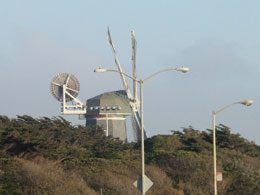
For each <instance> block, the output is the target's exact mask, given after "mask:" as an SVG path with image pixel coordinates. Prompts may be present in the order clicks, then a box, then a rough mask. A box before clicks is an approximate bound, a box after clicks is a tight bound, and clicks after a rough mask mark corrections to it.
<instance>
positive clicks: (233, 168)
mask: <svg viewBox="0 0 260 195" xmlns="http://www.w3.org/2000/svg"><path fill="white" fill-rule="evenodd" d="M216 130H217V131H216V132H217V136H216V137H217V146H218V147H217V159H218V161H217V169H218V171H222V172H223V181H222V182H219V183H218V192H219V194H230V195H232V194H234V195H237V194H240V195H243V194H246V195H250V194H252V195H255V194H258V193H259V192H260V147H259V146H258V145H256V144H255V143H252V142H249V141H247V140H246V139H244V138H242V137H240V135H239V134H232V133H231V131H230V128H228V127H226V126H225V125H222V124H221V125H219V126H217V128H216ZM145 150H146V151H145V152H146V154H145V155H146V165H147V166H146V175H147V176H148V177H149V178H150V179H151V180H152V181H153V182H154V185H153V186H152V188H151V189H150V190H149V191H148V193H147V194H148V195H149V194H156V195H157V194H167V195H168V194H176V195H183V194H185V195H186V194H187V195H189V194H198V195H199V194H201V195H202V194H203V195H204V194H213V157H212V156H213V155H212V151H213V149H212V131H211V130H207V131H198V130H196V129H194V128H192V127H188V128H184V129H183V130H182V131H172V135H157V136H154V137H152V138H149V139H147V140H146V141H145ZM139 173H140V143H128V144H123V143H122V142H121V141H120V140H118V139H112V138H108V137H105V136H104V134H103V130H102V129H101V128H98V129H97V130H94V129H93V128H89V127H84V126H72V125H71V124H70V123H69V122H68V121H66V120H65V119H63V118H62V117H59V118H53V119H50V118H47V117H43V118H40V119H34V118H32V117H30V116H27V115H24V116H17V118H16V119H9V118H8V117H6V116H0V194H3V195H4V194H6V195H7V194H8V195H9V194H17V195H18V194H31V195H34V194H36V195H37V194H57V195H58V194H70V195H71V194H99V193H100V191H101V190H102V192H103V194H131V195H132V194H138V190H137V189H136V188H135V187H134V186H133V182H134V181H135V180H136V179H137V178H138V175H139Z"/></svg>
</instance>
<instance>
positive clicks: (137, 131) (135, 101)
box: [107, 28, 146, 141]
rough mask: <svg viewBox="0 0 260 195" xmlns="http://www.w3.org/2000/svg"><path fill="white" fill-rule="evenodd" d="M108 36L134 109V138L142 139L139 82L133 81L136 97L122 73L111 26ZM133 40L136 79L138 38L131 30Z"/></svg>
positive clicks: (136, 139)
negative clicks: (136, 38) (138, 94)
mask: <svg viewBox="0 0 260 195" xmlns="http://www.w3.org/2000/svg"><path fill="white" fill-rule="evenodd" d="M107 37H108V42H109V44H110V46H111V48H112V52H113V55H114V58H115V63H116V65H117V68H118V71H119V72H120V75H121V79H122V82H123V86H124V88H125V91H126V94H127V97H128V100H129V103H130V107H131V110H132V126H133V131H134V139H135V141H140V140H141V117H140V114H139V106H140V102H139V100H138V97H137V82H136V81H133V94H134V97H133V96H132V94H131V91H130V90H129V87H128V84H127V82H126V79H125V75H124V74H123V73H122V72H123V71H122V67H121V65H120V63H119V60H118V57H117V54H116V50H115V47H114V45H113V42H112V39H111V35H110V32H109V28H108V30H107ZM131 40H132V62H133V78H135V79H136V63H135V61H136V40H135V33H134V31H133V30H132V31H131ZM145 139H146V133H145Z"/></svg>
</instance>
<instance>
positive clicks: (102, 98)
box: [87, 90, 131, 115]
mask: <svg viewBox="0 0 260 195" xmlns="http://www.w3.org/2000/svg"><path fill="white" fill-rule="evenodd" d="M87 106H88V108H87V114H101V113H111V114H112V113H115V114H122V115H131V108H130V105H129V101H128V97H127V95H126V92H125V90H119V91H112V92H106V93H102V94H100V95H98V96H95V97H93V98H90V99H88V100H87Z"/></svg>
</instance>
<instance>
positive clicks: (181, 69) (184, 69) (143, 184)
mask: <svg viewBox="0 0 260 195" xmlns="http://www.w3.org/2000/svg"><path fill="white" fill-rule="evenodd" d="M172 70H175V71H181V72H183V73H186V72H188V71H189V68H186V67H179V68H167V69H163V70H161V71H158V72H156V73H154V74H152V75H150V76H148V77H146V78H145V79H143V80H142V79H140V80H137V79H135V78H134V77H132V76H131V75H129V74H126V73H124V72H121V71H118V70H106V69H103V68H98V69H95V70H94V72H98V73H101V72H118V73H121V74H123V75H125V76H127V77H129V78H130V79H132V80H134V81H136V82H138V83H139V84H140V109H141V155H142V195H144V194H145V179H144V178H145V169H144V166H145V163H144V117H143V113H144V112H143V83H144V82H145V81H147V80H149V79H151V78H153V77H154V76H156V75H158V74H160V73H162V72H166V71H172Z"/></svg>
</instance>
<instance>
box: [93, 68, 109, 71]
mask: <svg viewBox="0 0 260 195" xmlns="http://www.w3.org/2000/svg"><path fill="white" fill-rule="evenodd" d="M94 72H107V70H106V69H103V68H97V69H95V70H94Z"/></svg>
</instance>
